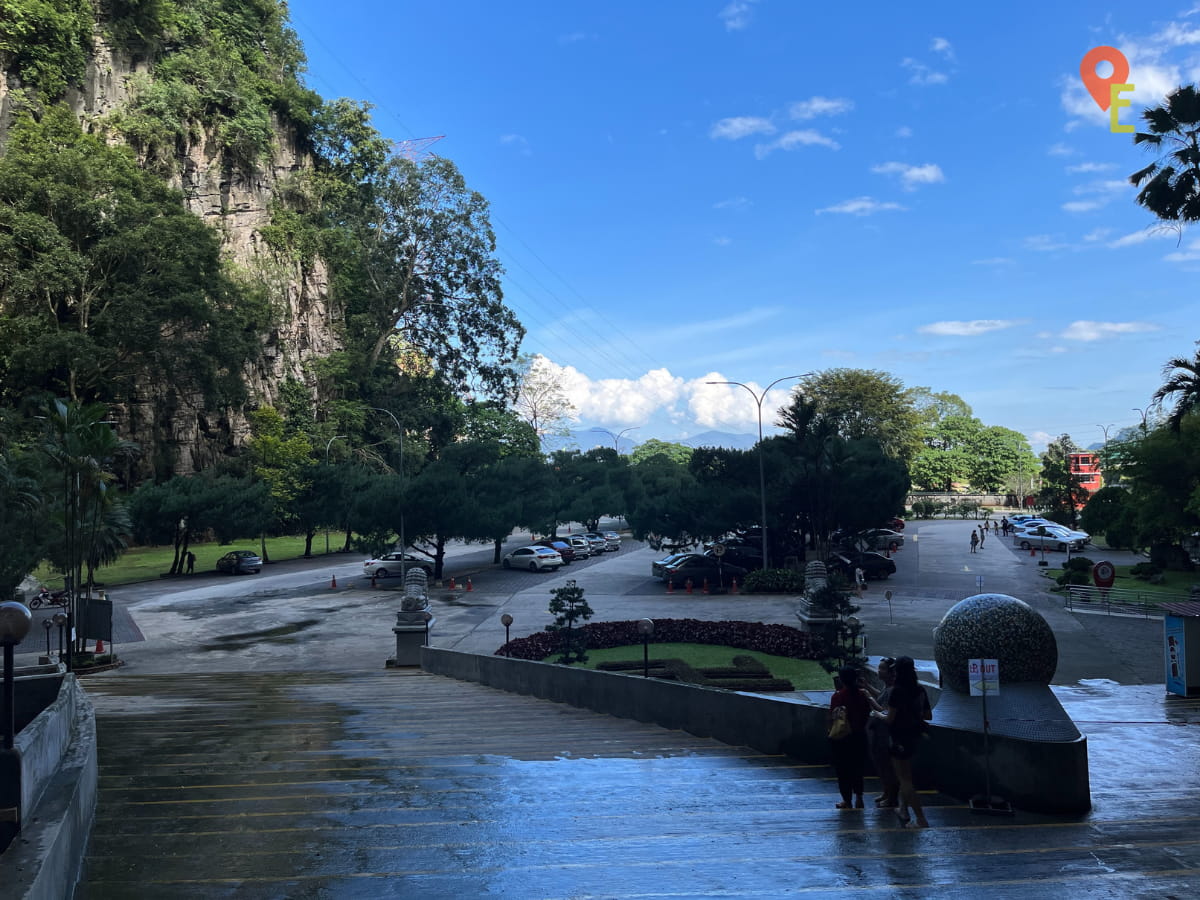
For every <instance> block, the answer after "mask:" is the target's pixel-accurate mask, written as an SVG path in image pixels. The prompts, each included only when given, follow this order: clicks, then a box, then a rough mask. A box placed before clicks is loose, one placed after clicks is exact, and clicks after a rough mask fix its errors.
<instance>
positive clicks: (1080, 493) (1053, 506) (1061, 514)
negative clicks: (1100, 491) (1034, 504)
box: [1038, 434, 1088, 527]
mask: <svg viewBox="0 0 1200 900" xmlns="http://www.w3.org/2000/svg"><path fill="white" fill-rule="evenodd" d="M1078 449H1079V448H1078V447H1077V446H1076V445H1075V442H1074V441H1072V440H1071V436H1070V435H1069V434H1064V435H1061V436H1059V437H1058V438H1057V439H1055V440H1053V441H1051V442H1050V443H1049V444H1048V445H1047V447H1046V452H1045V453H1043V454H1042V487H1041V490H1039V491H1038V503H1039V505H1041V506H1042V507H1043V508H1045V509H1048V510H1049V511H1050V513H1049V515H1050V517H1052V518H1054V519H1055V520H1056V521H1059V522H1063V523H1065V524H1069V525H1070V526H1071V527H1075V524H1076V523H1077V522H1078V518H1079V513H1078V510H1079V508H1080V507H1081V506H1083V504H1084V503H1086V502H1087V498H1088V493H1087V491H1086V490H1084V488H1083V484H1082V482H1080V480H1079V476H1078V475H1076V474H1075V473H1074V472H1072V471H1071V454H1072V453H1074V452H1076V451H1077V450H1078Z"/></svg>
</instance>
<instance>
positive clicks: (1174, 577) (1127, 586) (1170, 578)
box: [1046, 556, 1200, 603]
mask: <svg viewBox="0 0 1200 900" xmlns="http://www.w3.org/2000/svg"><path fill="white" fill-rule="evenodd" d="M1088 558H1089V559H1093V560H1095V559H1096V557H1095V556H1089V557H1088ZM1132 568H1133V566H1116V570H1117V577H1116V580H1115V581H1114V582H1113V590H1120V591H1137V592H1138V593H1139V594H1149V595H1151V596H1149V597H1147V598H1146V601H1145V602H1147V603H1152V602H1153V601H1154V596H1153V595H1154V594H1171V595H1178V594H1186V593H1187V592H1188V590H1189V588H1191V586H1192V585H1193V584H1197V583H1200V573H1198V572H1173V571H1167V572H1163V577H1164V578H1165V579H1166V580H1165V581H1164V582H1163V583H1162V584H1151V583H1150V582H1148V581H1143V580H1142V579H1140V578H1134V577H1133V576H1132V575H1130V574H1129V570H1130V569H1132ZM1062 572H1063V570H1062V569H1047V570H1046V577H1047V578H1050V579H1055V578H1057V577H1058V576H1059V575H1061V574H1062ZM1088 583H1089V584H1090V583H1091V582H1090V581H1089V582H1088ZM1164 599H1167V598H1164Z"/></svg>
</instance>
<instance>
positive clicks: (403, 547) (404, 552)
mask: <svg viewBox="0 0 1200 900" xmlns="http://www.w3.org/2000/svg"><path fill="white" fill-rule="evenodd" d="M367 409H373V410H375V412H381V413H387V414H388V415H389V416H391V417H392V421H393V422H395V423H396V433H397V434H398V435H400V582H401V584H403V583H404V578H405V575H404V563H405V561H406V559H405V558H406V557H407V556H408V543H407V542H406V541H405V540H404V429H403V428H401V427H400V420H399V419H397V418H396V415H395V413H393V412H392V411H391V410H388V409H384V408H383V407H382V406H368V407H367Z"/></svg>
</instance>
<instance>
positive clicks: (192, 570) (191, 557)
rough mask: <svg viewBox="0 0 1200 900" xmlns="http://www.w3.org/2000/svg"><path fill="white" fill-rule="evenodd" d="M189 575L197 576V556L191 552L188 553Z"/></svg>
mask: <svg viewBox="0 0 1200 900" xmlns="http://www.w3.org/2000/svg"><path fill="white" fill-rule="evenodd" d="M187 573H188V574H189V575H195V574H196V554H195V553H193V552H192V551H191V550H189V551H188V552H187Z"/></svg>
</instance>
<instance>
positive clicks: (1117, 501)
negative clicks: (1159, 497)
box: [1079, 486, 1135, 548]
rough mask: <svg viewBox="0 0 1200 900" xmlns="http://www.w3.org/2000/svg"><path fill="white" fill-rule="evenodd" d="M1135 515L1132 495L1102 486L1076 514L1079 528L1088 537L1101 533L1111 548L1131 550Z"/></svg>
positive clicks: (1126, 491) (1115, 488) (1116, 488)
mask: <svg viewBox="0 0 1200 900" xmlns="http://www.w3.org/2000/svg"><path fill="white" fill-rule="evenodd" d="M1134 512H1135V511H1134V500H1133V496H1132V495H1131V494H1130V492H1129V491H1128V490H1127V489H1125V488H1123V487H1111V486H1107V487H1102V488H1100V490H1098V491H1096V493H1094V494H1093V495H1092V497H1091V499H1090V500H1088V502H1087V506H1085V507H1084V508H1083V511H1082V512H1081V513H1080V514H1079V527H1080V528H1082V529H1083V530H1084V531H1086V532H1088V533H1089V534H1094V535H1095V534H1103V535H1104V540H1105V542H1106V543H1107V544H1108V546H1110V547H1113V548H1122V547H1130V546H1132V544H1133V532H1134V521H1133V518H1134Z"/></svg>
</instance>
